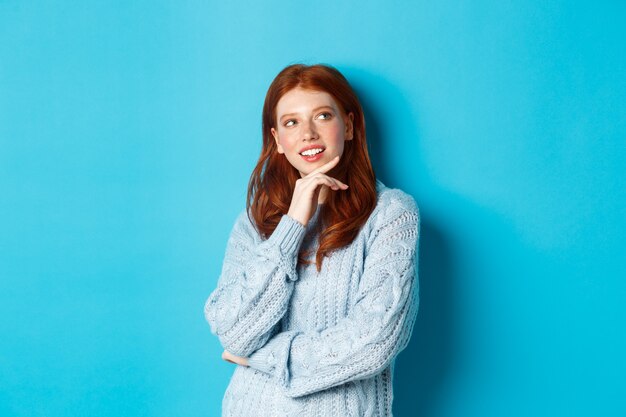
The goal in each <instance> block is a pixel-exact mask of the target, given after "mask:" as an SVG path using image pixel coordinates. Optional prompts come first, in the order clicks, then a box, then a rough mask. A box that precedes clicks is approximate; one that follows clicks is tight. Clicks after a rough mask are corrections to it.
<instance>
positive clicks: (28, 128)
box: [0, 0, 626, 417]
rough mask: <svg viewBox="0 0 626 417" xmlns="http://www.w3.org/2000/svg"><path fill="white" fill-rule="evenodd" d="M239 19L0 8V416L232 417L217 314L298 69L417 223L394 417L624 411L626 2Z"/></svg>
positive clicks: (199, 9)
mask: <svg viewBox="0 0 626 417" xmlns="http://www.w3.org/2000/svg"><path fill="white" fill-rule="evenodd" d="M232 3H233V4H232V5H227V4H226V2H217V1H215V2H199V1H198V2H192V1H178V2H158V1H141V2H139V1H137V2H126V1H109V2H86V1H85V2H58V3H53V2H26V1H12V0H2V1H0V317H1V318H0V335H1V336H0V338H1V339H2V341H1V342H0V415H2V416H7V417H8V416H29V417H32V416H46V417H56V416H87V415H88V416H119V415H129V416H168V417H169V416H190V417H192V416H217V415H219V412H220V411H219V410H220V403H221V398H222V395H223V392H224V389H225V388H226V385H227V383H228V380H229V377H230V374H231V373H232V371H233V365H231V364H228V363H226V362H224V361H222V360H221V359H220V354H221V348H220V346H219V344H218V341H217V338H215V337H214V336H213V335H211V333H210V330H209V327H208V325H207V324H206V323H205V321H204V317H203V313H202V308H203V304H204V301H205V299H206V297H207V296H208V294H209V293H210V291H211V290H212V289H213V288H214V287H215V284H216V281H217V277H218V275H219V272H220V269H221V262H222V258H223V254H224V250H225V245H226V240H227V238H228V234H229V232H230V229H231V227H232V224H233V222H234V220H235V217H236V215H237V214H238V213H239V212H240V210H242V209H243V207H244V205H245V191H246V186H247V181H248V178H249V175H250V172H251V170H252V168H253V167H254V164H255V162H256V159H257V157H258V154H259V151H260V143H261V142H260V120H261V106H262V102H263V98H264V94H265V92H266V89H267V87H268V86H269V83H270V82H271V80H272V78H273V77H274V76H275V75H276V74H277V73H278V71H279V70H280V69H282V68H283V67H284V66H285V65H287V64H290V63H294V62H305V63H317V62H325V63H330V64H332V65H335V66H336V67H338V68H339V69H340V70H341V71H342V72H343V73H344V74H345V75H346V76H347V77H348V79H349V80H350V81H351V82H352V84H353V85H354V87H355V89H356V90H357V92H358V94H359V96H360V97H361V99H362V102H363V105H364V107H365V111H366V113H367V125H368V134H369V141H370V149H371V152H372V155H373V160H374V164H375V169H376V172H377V174H378V176H379V178H380V179H381V180H382V181H383V182H384V183H386V184H387V185H388V186H392V187H398V188H401V189H403V190H405V191H406V192H408V193H410V194H412V195H413V196H414V197H415V198H416V200H417V202H418V204H419V206H420V209H421V214H422V236H421V242H420V249H421V252H420V280H421V305H420V313H419V319H418V322H417V324H416V327H415V331H414V333H413V338H412V340H411V343H410V345H409V347H408V348H407V350H405V351H404V352H403V353H402V354H401V355H400V356H399V358H398V361H397V367H396V380H395V390H396V398H395V404H394V410H395V413H396V415H398V416H409V415H416V416H418V415H419V416H428V417H434V416H451V417H453V416H454V417H456V416H480V417H486V416H488V417H491V416H493V417H501V416H513V417H517V416H520V417H521V416H530V415H533V416H590V415H599V416H600V415H601V416H623V415H626V403H625V400H624V397H623V395H624V389H625V386H626V355H625V352H626V335H625V331H624V327H625V323H626V305H625V304H626V303H625V302H626V280H625V279H624V278H625V277H626V268H625V266H624V261H625V258H626V256H625V254H626V250H625V248H626V246H625V244H624V237H625V235H626V220H625V219H626V192H625V186H624V173H625V168H624V166H625V164H626V77H625V75H624V74H626V42H625V39H626V25H624V21H626V19H625V18H626V10H625V9H626V6H625V3H624V2H618V1H614V2H609V1H596V2H581V1H579V2H572V1H552V2H545V1H538V0H534V1H517V2H511V1H474V2H460V1H449V0H444V1H437V2H432V1H430V2H427V1H416V2H409V1H401V2H399V1H388V2H382V1H381V2H359V1H349V2H337V1H318V2H303V3H297V2H284V3H281V2H275V1H264V2H249V4H246V5H243V4H241V3H242V2H232Z"/></svg>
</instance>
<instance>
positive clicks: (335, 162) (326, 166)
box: [305, 155, 339, 177]
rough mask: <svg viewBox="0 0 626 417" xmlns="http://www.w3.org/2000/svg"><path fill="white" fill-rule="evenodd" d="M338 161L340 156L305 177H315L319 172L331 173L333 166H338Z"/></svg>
mask: <svg viewBox="0 0 626 417" xmlns="http://www.w3.org/2000/svg"><path fill="white" fill-rule="evenodd" d="M338 161H339V155H337V156H335V157H334V158H333V159H331V160H330V161H329V162H326V163H325V164H324V165H322V166H321V167H319V168H315V169H314V170H313V171H311V172H309V173H308V174H307V175H305V177H309V176H313V175H315V174H317V173H318V172H326V171H329V170H330V169H331V168H332V167H333V166H335V165H336V164H337V162H338Z"/></svg>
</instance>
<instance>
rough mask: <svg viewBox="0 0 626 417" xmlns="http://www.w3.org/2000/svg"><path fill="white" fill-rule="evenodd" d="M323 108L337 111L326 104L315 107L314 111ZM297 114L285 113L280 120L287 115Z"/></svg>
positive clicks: (293, 114)
mask: <svg viewBox="0 0 626 417" xmlns="http://www.w3.org/2000/svg"><path fill="white" fill-rule="evenodd" d="M321 109H330V110H332V111H335V109H333V108H332V106H327V105H324V106H319V107H316V108H314V109H313V113H315V112H316V111H318V110H321ZM297 114H298V113H286V114H283V115H282V116H280V120H282V119H284V118H285V117H289V116H295V115H297Z"/></svg>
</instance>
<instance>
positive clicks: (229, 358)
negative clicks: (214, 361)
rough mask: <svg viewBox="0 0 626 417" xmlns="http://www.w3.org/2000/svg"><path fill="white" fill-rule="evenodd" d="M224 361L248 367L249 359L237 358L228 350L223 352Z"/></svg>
mask: <svg viewBox="0 0 626 417" xmlns="http://www.w3.org/2000/svg"><path fill="white" fill-rule="evenodd" d="M222 359H224V360H225V361H226V362H230V363H234V364H236V365H241V366H248V358H243V357H241V356H235V355H233V354H232V353H230V352H228V351H226V350H225V351H224V352H222Z"/></svg>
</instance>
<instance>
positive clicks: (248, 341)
mask: <svg viewBox="0 0 626 417" xmlns="http://www.w3.org/2000/svg"><path fill="white" fill-rule="evenodd" d="M304 233H305V227H304V226H303V225H302V224H301V223H300V222H298V221H297V220H295V219H293V218H292V217H290V216H288V215H286V214H285V215H283V216H282V218H281V220H280V221H279V223H278V225H277V226H276V229H275V230H274V232H273V233H272V235H271V236H270V237H269V238H268V239H267V240H261V238H260V236H259V234H258V232H257V230H256V229H255V228H254V226H253V225H252V223H251V222H250V220H249V219H248V217H247V213H246V211H245V210H244V211H243V212H242V213H241V215H240V216H239V217H238V218H237V221H236V222H235V225H234V226H233V229H232V231H231V234H230V237H229V239H228V243H227V245H226V254H225V256H224V261H223V266H222V271H221V274H220V276H219V279H218V283H217V288H216V289H215V290H214V291H213V292H212V293H211V294H210V296H209V298H208V299H207V301H206V303H205V305H204V315H205V318H206V320H207V322H208V323H209V325H210V327H211V332H212V333H214V334H215V335H217V336H218V338H219V340H220V342H221V344H222V346H223V347H224V349H226V350H227V351H229V352H230V353H232V354H234V355H237V356H244V357H245V356H249V355H250V354H251V353H252V352H254V351H255V350H257V349H258V348H260V347H261V346H263V345H264V344H265V343H266V342H267V340H268V339H269V337H270V336H271V334H272V332H273V330H274V326H275V325H276V323H277V322H278V321H279V320H280V319H281V318H282V316H283V315H284V314H285V312H286V311H287V308H288V305H289V299H290V298H291V294H292V292H293V285H294V281H295V280H296V279H297V271H296V264H297V261H298V251H299V248H300V246H301V243H302V240H303V237H304Z"/></svg>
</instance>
